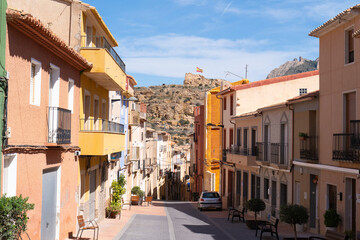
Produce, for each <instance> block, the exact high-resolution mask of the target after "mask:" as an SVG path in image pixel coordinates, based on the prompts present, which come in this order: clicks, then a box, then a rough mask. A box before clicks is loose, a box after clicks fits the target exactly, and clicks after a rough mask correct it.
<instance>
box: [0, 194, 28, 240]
mask: <svg viewBox="0 0 360 240" xmlns="http://www.w3.org/2000/svg"><path fill="white" fill-rule="evenodd" d="M28 199H29V198H28V197H26V198H23V197H22V196H21V195H20V197H17V196H15V197H6V195H4V196H2V197H0V239H18V238H20V235H21V234H22V233H23V232H25V231H26V225H27V221H28V217H27V214H26V213H27V211H29V210H32V209H34V204H30V203H27V201H28Z"/></svg>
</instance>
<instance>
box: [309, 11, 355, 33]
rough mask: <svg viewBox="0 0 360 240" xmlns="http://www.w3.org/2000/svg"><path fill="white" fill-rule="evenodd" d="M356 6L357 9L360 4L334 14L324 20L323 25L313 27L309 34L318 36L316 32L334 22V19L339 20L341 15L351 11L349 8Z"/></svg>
mask: <svg viewBox="0 0 360 240" xmlns="http://www.w3.org/2000/svg"><path fill="white" fill-rule="evenodd" d="M356 8H357V9H359V8H360V4H357V5H355V6H353V7H351V8H348V9H346V10H344V11H342V12H341V13H339V14H338V15H336V16H335V17H333V18H332V19H330V20H328V21H326V22H325V23H324V24H323V25H321V26H319V27H317V28H315V29H314V30H312V31H311V32H310V33H309V36H312V37H317V36H318V35H317V33H318V32H319V31H320V30H322V29H324V28H326V27H327V26H329V25H330V24H332V23H333V22H335V21H336V20H340V19H341V17H343V16H345V15H348V14H349V13H350V12H351V10H353V9H356Z"/></svg>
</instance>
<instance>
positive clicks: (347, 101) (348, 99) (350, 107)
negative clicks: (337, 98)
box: [343, 92, 356, 133]
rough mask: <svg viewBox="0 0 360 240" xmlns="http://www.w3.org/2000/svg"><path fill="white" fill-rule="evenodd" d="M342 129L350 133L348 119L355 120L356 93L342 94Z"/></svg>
mask: <svg viewBox="0 0 360 240" xmlns="http://www.w3.org/2000/svg"><path fill="white" fill-rule="evenodd" d="M344 108H345V109H344V116H343V119H344V128H345V129H344V130H345V132H346V133H350V132H351V131H350V121H351V120H356V93H355V92H351V93H346V94H344Z"/></svg>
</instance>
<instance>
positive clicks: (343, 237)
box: [309, 230, 349, 240]
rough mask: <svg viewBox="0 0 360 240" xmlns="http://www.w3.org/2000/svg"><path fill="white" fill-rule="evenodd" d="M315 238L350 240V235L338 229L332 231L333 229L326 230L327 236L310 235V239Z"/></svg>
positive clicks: (321, 239) (322, 239) (313, 239)
mask: <svg viewBox="0 0 360 240" xmlns="http://www.w3.org/2000/svg"><path fill="white" fill-rule="evenodd" d="M315 239H320V240H327V239H330V240H348V239H349V236H347V235H345V234H343V233H339V232H336V231H332V230H326V232H325V238H323V237H318V236H311V237H309V240H315Z"/></svg>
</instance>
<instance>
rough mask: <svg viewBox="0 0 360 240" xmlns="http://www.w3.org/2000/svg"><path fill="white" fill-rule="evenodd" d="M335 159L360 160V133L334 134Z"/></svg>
mask: <svg viewBox="0 0 360 240" xmlns="http://www.w3.org/2000/svg"><path fill="white" fill-rule="evenodd" d="M333 160H338V161H350V162H360V134H355V133H336V134H334V135H333Z"/></svg>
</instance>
